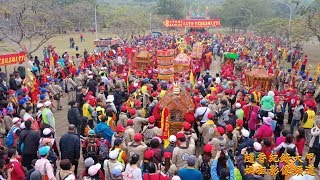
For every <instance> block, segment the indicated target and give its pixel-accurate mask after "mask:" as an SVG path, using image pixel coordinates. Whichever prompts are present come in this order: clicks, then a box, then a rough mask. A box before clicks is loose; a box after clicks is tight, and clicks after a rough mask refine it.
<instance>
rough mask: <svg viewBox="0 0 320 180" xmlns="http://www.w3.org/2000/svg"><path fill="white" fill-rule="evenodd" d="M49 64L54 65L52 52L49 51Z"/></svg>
mask: <svg viewBox="0 0 320 180" xmlns="http://www.w3.org/2000/svg"><path fill="white" fill-rule="evenodd" d="M50 65H51V66H54V59H53V55H52V52H50Z"/></svg>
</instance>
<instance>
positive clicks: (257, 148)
mask: <svg viewBox="0 0 320 180" xmlns="http://www.w3.org/2000/svg"><path fill="white" fill-rule="evenodd" d="M253 148H254V151H256V152H260V151H261V149H262V146H261V144H260V143H258V142H254V143H253Z"/></svg>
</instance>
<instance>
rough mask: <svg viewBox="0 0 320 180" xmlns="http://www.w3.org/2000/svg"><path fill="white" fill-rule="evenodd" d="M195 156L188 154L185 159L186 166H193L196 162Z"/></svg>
mask: <svg viewBox="0 0 320 180" xmlns="http://www.w3.org/2000/svg"><path fill="white" fill-rule="evenodd" d="M196 160H197V159H196V157H195V156H194V155H190V156H189V157H188V160H187V164H188V166H194V165H195V164H196Z"/></svg>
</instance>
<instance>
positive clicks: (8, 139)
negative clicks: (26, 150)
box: [6, 126, 18, 147]
mask: <svg viewBox="0 0 320 180" xmlns="http://www.w3.org/2000/svg"><path fill="white" fill-rule="evenodd" d="M17 129H18V127H16V126H12V127H11V129H10V131H9V133H8V134H7V137H6V145H7V146H8V147H12V146H13V144H14V134H13V133H14V131H16V130H17Z"/></svg>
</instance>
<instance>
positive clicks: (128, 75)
mask: <svg viewBox="0 0 320 180" xmlns="http://www.w3.org/2000/svg"><path fill="white" fill-rule="evenodd" d="M130 74H131V69H130V68H129V71H128V74H127V79H126V80H127V89H128V93H130V92H129V77H130Z"/></svg>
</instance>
